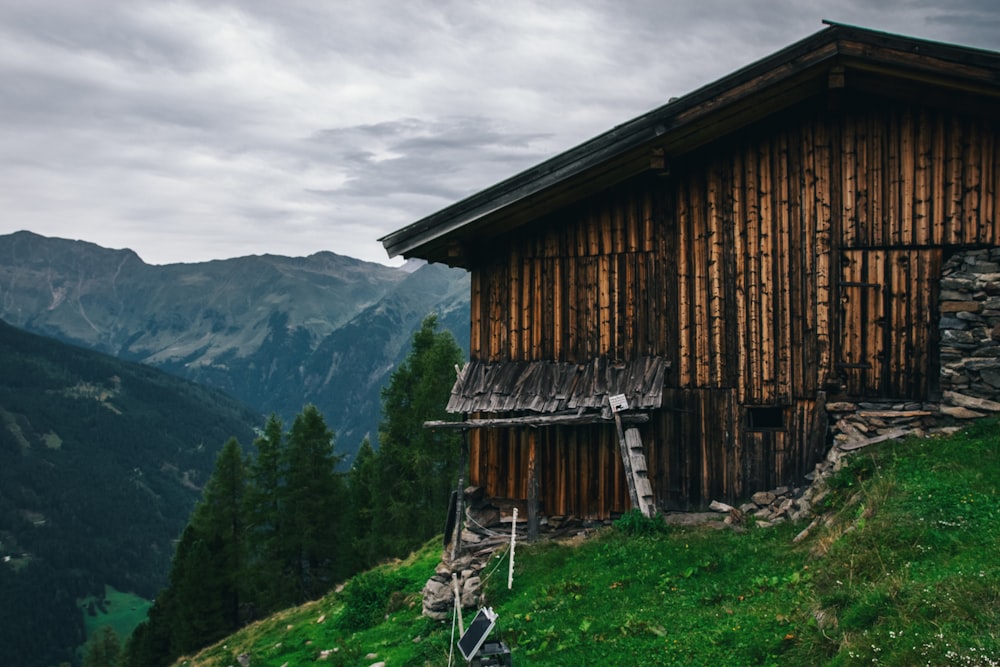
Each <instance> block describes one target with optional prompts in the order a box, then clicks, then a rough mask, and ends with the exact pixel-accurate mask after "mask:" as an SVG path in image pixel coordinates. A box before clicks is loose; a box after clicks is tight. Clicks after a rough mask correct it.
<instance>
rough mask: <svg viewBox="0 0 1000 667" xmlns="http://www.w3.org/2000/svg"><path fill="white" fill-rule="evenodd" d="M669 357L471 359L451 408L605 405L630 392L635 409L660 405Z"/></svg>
mask: <svg viewBox="0 0 1000 667" xmlns="http://www.w3.org/2000/svg"><path fill="white" fill-rule="evenodd" d="M668 367H669V363H668V362H667V361H665V360H664V359H663V358H662V357H638V358H636V359H632V360H629V361H624V362H615V361H612V360H609V359H608V358H605V357H599V358H596V359H593V360H592V361H590V362H588V363H583V364H577V363H572V362H557V361H507V362H493V363H485V362H482V361H472V362H469V363H468V364H466V365H465V368H463V369H462V371H461V373H460V374H459V376H458V380H457V381H456V382H455V386H454V387H453V388H452V392H451V399H450V400H449V401H448V412H450V413H459V414H461V413H510V412H533V413H538V414H556V413H563V412H568V411H573V410H576V411H594V410H602V409H604V408H605V407H607V406H608V397H609V396H614V395H618V394H624V395H625V397H626V399H627V400H628V405H629V409H630V410H655V409H657V408H659V407H660V405H661V403H662V401H663V383H664V378H665V374H666V372H667V369H668Z"/></svg>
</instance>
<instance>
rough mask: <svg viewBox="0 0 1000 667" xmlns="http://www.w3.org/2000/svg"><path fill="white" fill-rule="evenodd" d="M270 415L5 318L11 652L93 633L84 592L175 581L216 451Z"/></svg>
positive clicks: (44, 658)
mask: <svg viewBox="0 0 1000 667" xmlns="http://www.w3.org/2000/svg"><path fill="white" fill-rule="evenodd" d="M262 425H263V420H262V419H261V417H260V415H259V414H258V413H257V412H256V411H254V410H251V409H249V408H247V407H246V406H244V405H242V404H241V403H238V402H237V401H235V400H234V399H232V398H230V397H228V396H226V395H225V394H223V393H222V392H220V391H218V390H213V389H209V388H207V387H204V386H202V385H198V384H195V383H193V382H190V381H187V380H183V379H180V378H176V377H173V376H171V375H169V374H167V373H164V372H162V371H159V370H156V369H154V368H150V367H148V366H144V365H141V364H137V363H129V362H123V361H121V360H119V359H115V358H114V357H110V356H107V355H103V354H100V353H97V352H93V351H91V350H85V349H82V348H78V347H76V346H71V345H67V344H64V343H60V342H58V341H54V340H52V339H50V338H45V337H42V336H37V335H34V334H30V333H28V332H25V331H22V330H20V329H16V328H14V327H12V326H9V325H7V324H4V323H2V322H0V600H3V604H0V662H2V663H3V664H9V665H25V666H28V665H31V666H34V665H39V666H46V665H54V664H56V663H58V662H61V661H65V660H69V659H71V658H72V656H73V651H74V650H75V648H76V647H77V646H78V645H80V644H82V643H83V641H84V639H85V637H84V619H83V615H82V614H81V612H80V610H79V609H78V607H77V605H78V601H79V600H81V599H84V598H87V597H92V598H96V599H97V600H101V599H102V598H104V595H105V591H106V587H112V588H114V589H115V590H117V591H122V592H128V593H132V594H135V595H137V596H139V597H142V598H145V599H150V598H152V597H153V596H154V595H156V593H157V591H158V590H159V589H160V587H162V586H163V585H164V584H165V583H166V575H167V572H168V570H169V567H170V561H171V558H172V557H173V551H174V546H173V540H174V539H176V538H177V537H178V536H179V535H180V531H181V529H182V528H183V527H184V525H185V524H186V523H187V520H188V516H189V515H190V513H191V509H192V508H193V507H194V504H195V501H196V500H197V499H198V498H199V497H200V496H201V487H202V486H203V485H204V484H205V482H206V480H207V479H208V478H209V476H210V475H211V473H212V469H213V466H214V463H215V457H216V453H217V452H218V451H219V449H220V447H221V446H222V444H223V443H224V442H225V441H226V440H228V439H229V438H230V437H235V438H237V439H238V440H239V441H240V442H241V443H242V445H243V447H244V448H245V451H246V450H249V447H250V443H251V442H252V440H253V438H254V430H253V429H254V428H255V427H259V426H262Z"/></svg>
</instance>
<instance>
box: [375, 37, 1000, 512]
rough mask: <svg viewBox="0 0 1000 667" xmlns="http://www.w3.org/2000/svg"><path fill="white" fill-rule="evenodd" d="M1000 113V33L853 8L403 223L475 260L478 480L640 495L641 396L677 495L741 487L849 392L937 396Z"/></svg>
mask: <svg viewBox="0 0 1000 667" xmlns="http://www.w3.org/2000/svg"><path fill="white" fill-rule="evenodd" d="M998 118H1000V54H998V53H994V52H987V51H982V50H977V49H971V48H964V47H960V46H954V45H947V44H941V43H935V42H929V41H924V40H918V39H911V38H908V37H901V36H897V35H890V34H885V33H880V32H875V31H871V30H867V29H861V28H857V27H852V26H846V25H840V24H828V26H827V27H826V28H825V29H823V30H821V31H820V32H818V33H816V34H814V35H812V36H811V37H808V38H806V39H804V40H802V41H800V42H798V43H795V44H792V45H791V46H789V47H787V48H785V49H782V50H781V51H779V52H777V53H775V54H773V55H771V56H769V57H767V58H764V59H763V60H760V61H758V62H756V63H753V64H751V65H748V66H747V67H745V68H743V69H741V70H739V71H737V72H735V73H733V74H731V75H729V76H727V77H725V78H723V79H721V80H719V81H717V82H715V83H712V84H709V85H707V86H705V87H703V88H700V89H698V90H696V91H694V92H692V93H690V94H688V95H686V96H684V97H680V98H677V99H674V100H671V101H670V102H669V103H668V104H666V105H665V106H662V107H660V108H658V109H655V110H653V111H651V112H649V113H647V114H645V115H643V116H640V117H638V118H635V119H633V120H631V121H628V122H626V123H624V124H622V125H619V126H617V127H615V128H613V129H611V130H610V131H608V132H606V133H604V134H602V135H600V136H598V137H596V138H594V139H592V140H590V141H588V142H586V143H584V144H581V145H580V146H577V147H575V148H573V149H571V150H569V151H567V152H565V153H563V154H560V155H558V156H556V157H554V158H552V159H550V160H547V161H545V162H543V163H541V164H539V165H537V166H536V167H533V168H531V169H528V170H527V171H525V172H523V173H520V174H518V175H515V176H513V177H511V178H509V179H507V180H505V181H502V182H500V183H498V184H496V185H494V186H492V187H490V188H488V189H486V190H483V191H482V192H479V193H477V194H474V195H472V196H470V197H468V198H467V199H465V200H463V201H460V202H458V203H456V204H454V205H452V206H449V207H448V208H445V209H443V210H441V211H439V212H437V213H435V214H433V215H430V216H428V217H427V218H424V219H422V220H420V221H417V222H415V223H413V224H411V225H409V226H407V227H405V228H403V229H400V230H398V231H396V232H394V233H392V234H389V235H388V236H386V237H384V238H383V239H381V241H382V242H383V244H384V247H385V248H386V250H387V252H388V253H389V255H390V256H397V255H402V256H404V257H420V258H423V259H426V260H428V261H431V262H443V263H446V264H449V265H451V266H458V267H464V268H466V269H468V270H469V271H470V272H471V284H472V287H471V289H472V294H471V304H472V305H471V350H470V356H471V363H470V364H469V366H468V367H466V369H465V370H464V371H463V373H462V376H461V377H460V379H459V381H458V383H457V384H456V387H455V390H454V392H453V396H452V402H451V408H450V409H452V410H453V411H456V412H461V413H463V414H465V415H466V418H467V421H466V423H465V426H466V427H468V428H470V429H471V430H470V431H469V437H470V443H471V449H470V460H469V463H470V468H469V476H470V477H469V480H470V482H471V483H472V484H475V485H478V486H480V487H481V488H483V489H485V492H486V494H487V496H489V497H490V498H492V499H495V500H496V501H497V502H514V503H516V502H523V501H525V499H527V498H529V496H533V495H535V494H536V493H537V498H538V507H539V509H540V511H541V512H542V513H544V514H547V515H574V516H580V517H591V518H607V517H609V516H613V515H615V514H616V513H619V512H623V511H626V510H627V509H628V508H629V506H630V497H629V491H628V488H627V481H628V480H627V479H626V477H627V476H626V474H625V470H624V468H623V465H625V464H627V461H626V462H625V463H623V460H624V459H623V458H622V457H621V456H619V431H618V430H617V429H616V427H615V421H614V420H613V419H611V418H610V415H609V411H608V409H607V407H608V399H609V398H610V397H611V396H613V395H624V396H625V397H626V399H627V400H628V402H629V409H628V410H626V411H624V412H622V413H621V416H622V418H624V420H625V422H624V423H625V426H626V428H628V427H630V425H631V427H632V428H635V429H636V430H637V432H638V434H639V436H641V442H642V446H643V450H644V454H645V458H646V467H647V470H648V480H649V483H650V485H651V487H652V494H653V496H654V499H655V506H656V508H657V509H659V510H669V509H684V508H692V507H699V506H704V505H706V504H707V503H708V502H709V501H711V500H713V499H719V500H729V501H730V502H732V501H734V500H736V499H739V498H741V497H746V496H747V495H749V494H750V493H753V492H754V491H757V490H762V489H770V488H773V487H775V486H778V485H781V484H789V483H795V482H797V481H799V480H801V479H802V477H803V476H804V475H805V474H807V473H809V472H810V471H811V470H812V469H813V467H814V464H815V463H816V462H817V461H818V460H819V459H820V458H822V457H823V455H824V454H825V452H826V450H827V448H828V446H829V436H828V431H827V423H828V414H827V410H826V405H827V404H828V403H830V402H834V401H838V402H844V401H856V402H857V401H861V402H865V401H875V402H878V401H882V402H888V403H892V404H898V405H907V404H912V405H915V406H925V405H926V404H927V403H928V402H933V401H935V400H937V399H938V398H939V397H940V393H941V387H940V382H939V376H940V372H941V371H940V359H939V352H938V351H939V347H940V334H939V329H938V327H937V321H938V318H939V317H940V316H941V306H940V290H941V288H940V278H941V267H942V263H943V261H944V260H945V259H946V258H947V257H948V256H949V255H950V254H952V253H954V252H956V251H960V250H963V249H978V248H989V247H992V246H996V245H1000V221H998V215H997V213H998V211H997V196H996V195H997V192H998V189H1000V151H998V148H1000V146H998V132H997V120H998ZM898 405H897V407H898ZM911 408H912V406H911Z"/></svg>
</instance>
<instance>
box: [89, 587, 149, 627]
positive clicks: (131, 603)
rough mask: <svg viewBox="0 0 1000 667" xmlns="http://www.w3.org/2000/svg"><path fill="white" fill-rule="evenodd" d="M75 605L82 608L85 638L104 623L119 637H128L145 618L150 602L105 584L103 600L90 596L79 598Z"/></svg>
mask: <svg viewBox="0 0 1000 667" xmlns="http://www.w3.org/2000/svg"><path fill="white" fill-rule="evenodd" d="M77 605H78V606H79V607H80V609H82V610H83V623H84V627H85V628H86V630H87V638H88V639H90V638H91V637H92V636H94V633H95V632H97V631H98V630H99V629H100V628H102V627H104V626H106V625H108V626H111V627H112V628H113V629H114V631H115V633H116V634H117V635H118V636H119V637H121V638H125V637H128V636H129V634H130V633H131V632H132V631H133V630H134V629H135V627H136V626H137V625H139V624H140V623H142V622H143V621H144V620H146V613H147V612H148V611H149V608H150V606H152V603H151V602H150V601H149V600H146V599H144V598H141V597H138V596H136V595H132V594H131V593H122V592H121V591H118V590H115V589H114V588H112V587H111V586H105V587H104V599H103V600H99V599H97V598H96V597H94V596H91V597H87V598H84V599H83V600H79V601H78V602H77ZM91 612H92V613H91Z"/></svg>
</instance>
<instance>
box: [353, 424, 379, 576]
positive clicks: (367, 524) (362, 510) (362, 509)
mask: <svg viewBox="0 0 1000 667" xmlns="http://www.w3.org/2000/svg"><path fill="white" fill-rule="evenodd" d="M378 463H379V462H378V455H377V453H376V452H375V450H374V449H373V448H372V443H371V440H369V439H368V438H367V437H366V438H365V439H364V440H363V441H362V442H361V447H360V448H359V449H358V453H357V455H356V456H355V457H354V464H353V465H352V466H351V471H350V473H349V474H348V483H347V492H348V501H347V511H348V514H349V516H348V527H347V534H348V536H349V539H350V545H351V548H350V552H349V555H350V558H351V567H350V570H349V574H352V573H354V572H360V571H361V570H363V569H365V568H368V567H371V566H373V565H374V564H375V563H376V562H377V561H378V558H379V556H380V555H381V554H379V553H378V551H377V549H378V540H376V539H375V538H374V533H373V531H372V519H373V514H374V509H375V501H376V499H377V498H378V497H379V496H378V494H377V489H376V488H375V485H376V481H377V479H378V477H377V475H378Z"/></svg>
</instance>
